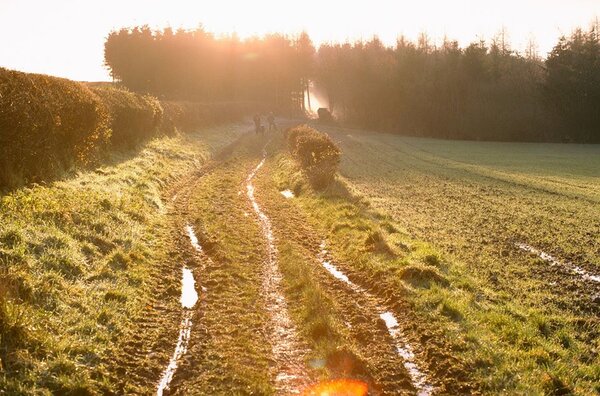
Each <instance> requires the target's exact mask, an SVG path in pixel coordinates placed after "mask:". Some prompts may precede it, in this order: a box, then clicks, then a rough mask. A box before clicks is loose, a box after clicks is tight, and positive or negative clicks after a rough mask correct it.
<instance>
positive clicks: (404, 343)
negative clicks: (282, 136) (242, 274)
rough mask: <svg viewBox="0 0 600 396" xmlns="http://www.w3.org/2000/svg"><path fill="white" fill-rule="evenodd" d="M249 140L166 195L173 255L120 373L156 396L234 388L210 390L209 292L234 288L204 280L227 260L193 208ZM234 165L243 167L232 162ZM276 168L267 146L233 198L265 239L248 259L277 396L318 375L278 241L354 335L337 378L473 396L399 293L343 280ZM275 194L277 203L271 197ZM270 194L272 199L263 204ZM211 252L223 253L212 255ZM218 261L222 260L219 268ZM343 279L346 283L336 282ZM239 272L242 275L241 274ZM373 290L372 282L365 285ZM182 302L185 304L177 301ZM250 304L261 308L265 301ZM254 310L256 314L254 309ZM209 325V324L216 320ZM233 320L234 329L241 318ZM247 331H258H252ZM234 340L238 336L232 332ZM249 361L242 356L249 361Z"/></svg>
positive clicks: (378, 388) (385, 390) (387, 388)
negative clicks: (201, 188) (296, 254)
mask: <svg viewBox="0 0 600 396" xmlns="http://www.w3.org/2000/svg"><path fill="white" fill-rule="evenodd" d="M245 140H246V143H248V140H249V139H242V138H240V139H238V140H237V141H236V142H234V143H232V144H231V145H229V146H228V147H226V148H225V149H223V150H222V151H221V152H220V153H219V154H218V155H217V156H216V157H215V158H214V159H213V160H210V161H209V162H207V163H206V164H205V165H204V166H202V167H200V168H198V169H197V170H195V171H193V172H191V173H190V174H188V175H187V176H185V177H182V178H181V179H180V180H178V181H176V182H174V183H173V184H172V187H171V188H170V189H169V190H168V192H167V194H166V196H165V202H169V211H170V214H171V215H172V219H171V230H172V231H171V239H172V240H173V241H174V243H173V246H174V247H173V255H172V256H171V257H170V259H169V260H168V261H167V262H165V264H164V268H162V269H161V271H164V274H159V276H160V275H165V274H166V277H165V278H163V279H160V277H157V278H156V279H154V281H153V284H152V285H151V286H150V287H151V288H156V290H157V291H158V292H157V297H156V298H155V300H154V301H152V302H151V303H150V304H149V306H150V305H151V306H152V309H149V312H148V314H147V315H145V317H144V319H143V321H142V322H141V323H142V325H141V326H140V328H139V329H137V333H138V335H137V337H138V338H139V341H138V342H137V343H134V344H132V345H131V346H130V348H128V349H127V350H124V351H123V354H124V355H128V356H127V359H128V362H129V364H128V366H127V367H129V368H130V370H129V369H128V370H126V371H123V372H121V374H123V375H130V374H134V376H137V377H136V379H135V381H136V382H138V383H144V382H145V383H153V384H155V385H154V386H155V387H154V389H155V391H156V393H157V394H158V395H162V394H163V393H164V394H187V393H190V392H192V393H193V392H197V391H199V390H200V389H204V390H206V389H213V390H215V391H216V389H227V388H229V385H228V383H220V384H219V383H212V382H211V381H215V378H217V377H215V375H213V374H210V373H206V372H204V371H205V370H211V368H210V367H208V366H206V364H207V362H210V359H211V358H212V359H214V357H215V350H213V348H214V347H213V346H211V345H213V344H211V343H212V342H213V341H211V339H213V340H214V338H215V337H219V334H221V332H222V331H223V329H217V328H214V329H213V327H211V326H213V325H214V323H215V322H211V323H212V324H211V323H208V322H207V323H204V321H203V318H204V316H205V315H206V313H205V312H204V311H205V308H206V307H207V306H206V304H207V302H208V301H210V304H213V305H214V307H219V306H221V305H222V304H221V303H222V302H219V301H220V299H221V298H220V297H219V295H217V294H215V293H217V292H216V291H215V293H211V289H212V288H215V287H218V288H219V290H221V289H220V288H222V287H229V286H225V285H220V286H217V285H218V284H216V283H214V281H215V279H219V278H218V277H217V278H215V279H213V280H212V281H211V282H212V283H204V282H206V277H207V276H208V277H209V278H210V276H209V275H210V273H211V271H215V269H217V268H218V269H220V270H223V269H224V268H225V267H223V265H225V263H226V261H225V262H221V258H220V257H221V256H219V253H216V252H215V251H214V250H213V249H214V248H213V247H212V246H210V245H207V246H208V247H207V251H205V250H204V249H203V246H202V245H204V242H205V241H207V243H213V242H210V238H212V236H210V235H206V230H204V226H202V225H201V226H200V227H201V228H203V229H202V230H198V232H199V233H198V234H196V229H195V228H194V224H193V223H192V219H193V218H195V217H194V215H195V211H196V208H195V207H194V203H193V200H194V199H195V191H196V190H195V189H196V188H198V186H197V185H198V184H199V183H200V182H201V180H202V178H203V177H204V176H208V175H209V174H211V173H212V172H213V171H216V170H217V169H221V168H220V167H223V168H222V169H229V168H228V167H229V166H230V164H228V163H227V162H228V161H229V158H231V157H233V158H236V157H235V156H237V155H238V154H235V152H236V151H235V150H236V146H238V145H239V144H240V142H243V141H245ZM255 143H256V142H255ZM267 144H268V143H267ZM266 147H267V146H266V145H265V148H266ZM253 150H254V149H253ZM232 154H234V155H232ZM252 155H253V156H254V155H255V154H252ZM254 158H256V157H254ZM232 163H233V164H239V163H240V162H239V161H237V162H236V161H233V160H232ZM245 164H249V163H247V162H246V163H245ZM269 165H270V164H269V161H268V156H267V152H266V151H265V149H263V151H262V155H261V156H260V157H259V162H258V164H256V163H254V164H253V165H252V167H251V169H250V170H249V173H248V174H247V175H246V176H245V178H244V179H243V187H245V193H246V194H244V195H242V194H241V193H238V194H237V195H235V193H232V194H231V195H235V196H236V198H235V199H234V201H236V202H237V203H236V205H238V207H240V208H242V207H243V206H244V205H245V207H247V208H248V207H249V209H248V212H250V213H248V212H246V213H245V217H244V218H245V220H244V221H246V222H256V223H257V225H258V229H257V230H258V231H256V232H259V234H256V235H257V236H258V235H262V243H264V247H262V248H261V249H262V250H264V254H262V255H261V256H257V257H262V259H261V260H260V261H259V259H257V260H256V262H251V265H253V266H255V268H254V269H253V270H252V271H253V273H256V274H258V275H257V276H258V278H257V279H259V282H260V285H257V287H258V288H259V289H260V294H261V297H260V298H261V299H262V300H263V302H262V311H264V314H265V322H263V326H264V332H265V334H264V336H266V340H268V341H267V342H266V343H264V345H265V346H268V345H269V344H270V348H269V354H270V357H269V360H268V361H269V362H270V363H269V364H268V365H267V366H264V367H265V368H264V369H262V370H263V371H262V372H264V373H267V371H269V373H268V378H270V381H271V386H272V387H273V388H272V389H273V391H274V392H275V393H276V394H280V395H289V394H299V393H301V392H302V391H303V390H305V389H306V388H307V387H308V386H309V385H310V384H311V381H312V378H311V375H312V372H311V371H310V370H309V369H308V367H307V366H306V365H305V364H306V360H307V356H308V355H309V354H310V348H309V347H308V346H307V343H306V340H305V339H304V335H301V333H300V331H299V327H297V326H299V325H300V324H299V323H296V322H294V321H293V320H292V318H291V316H290V313H289V310H294V309H297V308H298V307H297V306H294V305H293V304H295V303H297V302H296V301H295V300H294V301H293V302H292V301H287V300H286V295H285V290H284V282H285V277H284V274H283V273H282V272H281V269H280V268H279V262H278V255H279V252H278V244H279V243H280V241H282V240H286V241H291V242H292V243H294V244H295V246H297V247H298V248H299V249H300V251H302V257H303V258H304V260H306V262H307V263H308V265H309V266H311V268H312V269H311V272H312V273H313V275H312V276H313V277H314V279H315V281H316V282H317V283H318V284H319V285H320V286H321V287H322V288H323V290H324V291H325V293H327V295H329V296H330V298H331V299H332V301H334V302H335V306H336V310H337V311H336V312H339V315H340V317H339V319H340V320H343V322H344V323H345V324H346V326H347V334H349V337H350V338H349V340H347V342H349V343H350V344H351V345H354V346H355V347H356V351H357V354H356V356H354V355H352V354H350V355H343V354H342V355H340V356H333V357H331V356H329V357H327V359H326V360H327V363H326V364H327V367H328V368H329V370H330V372H331V373H332V376H333V377H334V378H336V377H338V378H339V377H341V378H344V377H346V376H348V375H350V377H355V378H361V379H363V380H365V381H366V382H367V383H368V384H369V388H370V393H369V394H373V395H379V394H383V395H392V394H394V395H396V394H409V395H415V394H416V395H423V396H425V395H431V394H436V393H438V392H439V393H442V394H443V393H454V394H456V393H465V392H468V391H469V390H470V388H469V385H468V383H466V382H465V381H461V380H459V381H456V383H453V380H454V379H457V378H458V377H460V376H461V375H462V372H461V371H460V370H454V367H453V366H454V364H455V363H456V362H455V361H453V360H452V359H450V358H449V357H448V356H445V355H443V354H441V352H440V351H441V350H442V348H443V345H442V343H441V341H434V340H433V338H434V337H435V336H434V335H432V334H429V335H428V337H431V338H432V339H431V342H430V343H429V344H428V345H423V344H421V343H420V341H422V340H423V338H422V337H421V336H422V335H417V334H414V332H415V331H416V329H417V328H418V327H415V326H414V324H415V320H416V319H415V318H413V317H412V315H411V314H410V312H409V311H408V310H409V308H408V307H407V306H406V304H404V303H401V302H399V300H398V297H397V296H394V294H395V293H391V292H390V290H388V289H385V290H380V291H381V292H382V293H383V295H379V294H380V293H379V294H378V295H376V294H375V293H372V291H373V290H372V288H370V287H368V286H362V285H361V286H358V284H361V283H364V282H358V283H353V282H352V281H350V280H349V278H348V277H346V275H345V274H342V275H340V274H341V272H340V269H341V270H342V271H344V272H347V268H346V266H344V265H341V266H340V267H339V268H340V269H337V263H336V265H334V264H333V260H332V256H331V255H330V253H328V252H327V251H325V250H324V247H323V246H322V245H321V242H322V237H321V236H320V233H319V232H316V231H315V230H314V229H313V228H312V227H311V226H310V224H309V223H308V221H307V219H306V218H304V217H303V215H301V214H300V213H299V212H298V211H297V210H294V203H293V199H289V198H284V197H282V196H281V194H280V193H279V191H277V190H276V189H275V188H274V185H273V183H272V182H271V183H269V184H264V180H266V179H268V178H269V177H270V176H269V172H270V166H269ZM215 177H216V176H215ZM273 196H275V197H276V198H275V199H273ZM238 197H239V198H238ZM267 197H269V199H265V198H267ZM209 208H210V204H209ZM196 218H197V217H196ZM220 221H223V220H220ZM195 224H198V223H197V222H196V223H195ZM261 249H259V250H261ZM214 254H217V256H216V257H213V255H214ZM214 259H215V260H217V261H219V262H216V261H213V260H214ZM326 264H328V265H329V267H328V265H326ZM334 267H335V268H334ZM336 271H337V272H336ZM205 272H206V274H205ZM336 273H337V274H338V275H339V276H336ZM182 275H183V277H184V278H185V277H186V276H187V278H188V279H187V281H188V288H189V284H190V278H191V285H192V288H193V290H194V293H197V299H198V301H197V302H196V301H195V300H194V299H193V297H192V300H193V301H192V302H190V301H189V300H188V302H187V304H186V303H184V299H185V296H184V295H182V290H181V287H180V284H181V278H182ZM232 275H233V276H234V277H235V274H232ZM332 275H333V276H332ZM348 276H349V277H350V278H352V279H357V281H358V280H359V279H361V276H360V275H358V274H356V273H353V272H352V271H349V272H348ZM343 278H345V279H346V280H348V282H346V281H344V280H343ZM233 279H235V278H233ZM248 279H250V278H248ZM340 280H342V281H340ZM194 281H195V288H194ZM366 283H367V284H370V283H369V281H368V280H367V281H366ZM174 285H177V287H175V286H174ZM206 286H208V288H207V287H206ZM161 290H162V291H161ZM376 290H379V289H376ZM207 299H208V300H207ZM179 300H181V304H176V303H177V302H179ZM218 300H219V301H218ZM211 306H212V305H211ZM253 307H254V308H255V309H259V310H260V308H259V307H260V304H259V305H255V306H253ZM213 309H214V308H213ZM240 309H246V308H240ZM247 309H252V306H251V307H249V308H247ZM231 312H234V313H235V312H246V311H239V310H238V311H236V310H232V311H231ZM223 313H224V314H225V315H227V312H225V311H224V312H223ZM213 314H214V313H213ZM240 314H241V315H246V314H245V313H240ZM205 319H206V320H208V321H209V322H210V318H208V317H207V318H205ZM212 320H215V318H212ZM227 320H228V321H232V323H233V324H234V325H235V322H236V318H235V317H232V318H228V319H227ZM241 323H242V322H240V325H241ZM247 330H248V331H251V329H250V328H249V329H247ZM213 331H216V333H213ZM259 331H262V330H259ZM146 333H148V334H151V335H152V337H154V339H151V340H147V338H148V335H147V334H146ZM230 337H237V336H236V335H233V334H232V335H230ZM350 344H349V345H350ZM215 345H218V343H217V344H215ZM234 349H235V348H234ZM432 351H433V352H432ZM265 352H266V351H265ZM265 352H263V354H264V353H265ZM217 356H218V355H217ZM251 356H252V355H248V356H247V357H246V356H240V358H241V359H242V360H244V359H247V358H249V357H251ZM261 356H262V355H261ZM265 356H266V355H265ZM148 361H150V362H151V363H152V365H151V367H148ZM213 362H214V361H213ZM144 363H145V364H144ZM208 364H209V365H210V363H208ZM219 367H221V366H219ZM223 367H227V366H226V365H225V366H223ZM267 367H268V368H269V370H267ZM212 369H214V367H213V368H212ZM124 381H128V380H127V379H125V380H124ZM207 381H208V382H207ZM237 386H238V385H237V384H232V385H231V387H232V388H231V389H238V388H236V387H237ZM250 389H251V388H250ZM250 389H247V391H250ZM259 393H261V392H260V391H259ZM269 393H270V392H269Z"/></svg>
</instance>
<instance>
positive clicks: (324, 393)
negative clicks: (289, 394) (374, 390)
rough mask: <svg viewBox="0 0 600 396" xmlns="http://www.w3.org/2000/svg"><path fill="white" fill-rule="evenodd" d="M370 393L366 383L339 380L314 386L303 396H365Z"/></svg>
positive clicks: (303, 393)
mask: <svg viewBox="0 0 600 396" xmlns="http://www.w3.org/2000/svg"><path fill="white" fill-rule="evenodd" d="M368 391H369V387H368V385H367V384H366V383H364V382H362V381H359V380H353V379H338V380H332V381H325V382H321V383H318V384H316V385H313V386H312V387H310V388H309V389H307V390H305V391H304V392H302V395H303V396H365V395H366V394H367V392H368Z"/></svg>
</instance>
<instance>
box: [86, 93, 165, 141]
mask: <svg viewBox="0 0 600 396" xmlns="http://www.w3.org/2000/svg"><path fill="white" fill-rule="evenodd" d="M92 90H93V92H94V93H95V94H96V95H98V97H100V99H101V100H102V102H103V103H104V104H105V105H106V106H107V107H108V110H109V114H110V127H111V129H112V135H111V139H110V144H111V147H112V148H132V147H134V146H135V145H137V144H138V143H139V142H140V141H142V140H144V139H146V138H148V137H149V136H155V135H156V134H157V133H158V132H159V127H160V124H161V122H162V118H163V108H162V106H161V104H160V102H159V101H158V99H156V98H154V97H152V96H147V95H138V94H135V93H133V92H128V91H124V90H121V89H115V88H93V89H92Z"/></svg>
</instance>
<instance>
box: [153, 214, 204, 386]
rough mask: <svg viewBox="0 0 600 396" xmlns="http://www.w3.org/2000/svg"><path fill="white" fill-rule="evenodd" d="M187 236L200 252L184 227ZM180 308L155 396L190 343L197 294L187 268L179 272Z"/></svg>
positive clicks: (170, 377) (167, 382) (197, 244)
mask: <svg viewBox="0 0 600 396" xmlns="http://www.w3.org/2000/svg"><path fill="white" fill-rule="evenodd" d="M186 231H187V234H188V236H189V238H190V242H191V244H192V246H193V247H194V249H196V250H197V251H202V247H201V246H200V244H199V243H198V238H197V237H196V234H195V233H194V229H193V228H192V227H191V226H189V225H188V226H186ZM179 302H180V303H181V308H182V309H183V315H182V319H181V323H180V325H179V337H178V338H177V345H176V346H175V351H173V355H172V356H171V359H170V360H169V364H168V366H167V368H166V369H165V371H164V372H163V375H162V377H161V379H160V382H159V384H158V388H157V390H156V394H157V395H158V396H162V394H163V393H164V392H165V391H166V390H168V389H169V385H170V384H171V381H172V380H173V376H174V375H175V372H176V371H177V367H178V365H179V361H180V360H181V358H182V357H183V355H185V353H186V352H187V348H188V344H189V342H190V336H191V334H192V316H193V314H194V311H193V308H194V307H195V306H196V303H197V302H198V292H197V291H196V280H195V279H194V273H193V272H192V270H190V269H189V268H187V267H185V266H184V267H183V268H182V271H181V296H180V298H179Z"/></svg>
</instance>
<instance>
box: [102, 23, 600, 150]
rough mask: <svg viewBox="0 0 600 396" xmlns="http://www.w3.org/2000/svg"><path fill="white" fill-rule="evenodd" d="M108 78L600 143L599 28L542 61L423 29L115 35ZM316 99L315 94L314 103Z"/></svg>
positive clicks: (383, 121)
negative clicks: (389, 35) (330, 34)
mask: <svg viewBox="0 0 600 396" xmlns="http://www.w3.org/2000/svg"><path fill="white" fill-rule="evenodd" d="M105 63H106V66H107V67H108V68H109V70H110V72H111V74H112V76H113V77H114V78H115V79H116V80H118V81H119V82H121V83H122V84H124V85H125V86H127V87H129V88H130V89H133V90H136V91H140V92H144V93H152V94H154V95H157V96H159V97H168V98H177V99H182V98H183V99H188V100H203V101H239V100H250V101H261V102H265V103H268V104H270V105H273V106H277V107H278V108H285V107H296V108H299V109H301V110H303V109H304V103H305V102H306V100H305V95H306V94H307V92H308V85H309V81H312V82H313V84H314V85H315V87H316V89H317V90H318V91H320V92H322V93H324V94H325V96H326V98H327V99H328V103H329V108H330V109H331V110H332V111H333V112H334V114H335V115H336V117H337V118H338V119H340V120H342V121H344V122H347V123H350V124H353V125H356V126H360V127H364V128H370V129H377V130H385V131H391V132H397V133H404V134H412V135H417V136H429V137H441V138H457V139H477V140H479V139H481V140H520V141H567V142H596V143H599V142H600V110H599V109H600V37H599V36H598V26H593V27H592V28H590V29H589V30H583V29H577V30H575V31H574V32H573V33H572V34H571V35H570V36H565V37H561V38H560V40H559V42H558V43H557V44H556V46H555V47H554V48H553V50H552V51H551V53H550V54H549V55H548V57H547V58H546V59H541V58H540V57H538V56H537V55H536V53H535V51H534V50H533V46H530V48H529V49H528V51H527V52H526V54H525V55H521V54H519V53H518V52H516V51H513V50H512V49H511V48H510V46H509V44H508V43H507V41H506V40H505V36H504V34H502V35H499V36H498V37H496V38H495V39H493V40H491V43H486V42H485V41H478V42H474V43H472V44H470V45H468V46H466V47H460V46H459V45H458V43H457V42H456V41H451V40H444V42H443V43H442V44H441V45H433V44H432V43H431V42H430V40H429V39H428V37H427V36H426V35H425V34H423V35H421V36H420V37H419V39H418V40H417V41H416V42H411V41H409V40H407V39H405V38H403V37H400V38H399V39H398V40H397V43H396V45H394V46H386V45H384V44H383V43H382V42H381V41H380V40H379V39H378V38H377V37H374V38H372V39H371V40H368V41H357V42H354V43H328V44H323V45H321V46H320V48H319V49H318V51H315V48H314V46H313V44H312V42H311V40H310V37H309V36H308V35H307V34H306V33H302V34H301V35H299V36H297V37H288V36H284V35H280V34H271V35H266V36H264V37H262V38H256V37H254V38H249V39H246V40H241V39H239V38H238V37H236V36H235V35H230V36H223V37H216V36H214V35H213V34H211V33H208V32H206V31H204V30H203V29H202V28H198V29H195V30H183V29H180V30H177V31H176V32H173V31H172V29H169V28H167V29H164V30H162V31H152V30H151V29H149V28H148V27H137V28H133V29H121V30H120V31H116V32H112V33H111V34H110V35H109V37H108V39H107V41H106V44H105ZM306 99H308V98H306Z"/></svg>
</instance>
